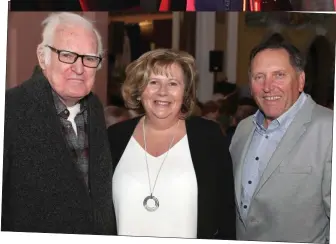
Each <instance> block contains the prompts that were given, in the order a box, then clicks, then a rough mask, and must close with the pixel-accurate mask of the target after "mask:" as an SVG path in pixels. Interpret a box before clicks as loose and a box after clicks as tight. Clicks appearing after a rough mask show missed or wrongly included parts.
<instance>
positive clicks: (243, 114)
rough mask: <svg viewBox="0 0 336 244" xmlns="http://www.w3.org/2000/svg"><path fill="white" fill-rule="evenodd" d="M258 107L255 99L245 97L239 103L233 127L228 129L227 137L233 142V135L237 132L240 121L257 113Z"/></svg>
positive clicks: (233, 119)
mask: <svg viewBox="0 0 336 244" xmlns="http://www.w3.org/2000/svg"><path fill="white" fill-rule="evenodd" d="M257 110H258V106H257V104H256V103H255V101H254V99H253V98H250V97H243V98H241V99H240V100H239V101H238V106H237V110H236V112H235V114H234V115H233V116H232V120H231V126H230V127H228V128H227V130H226V135H227V137H228V138H229V139H230V140H231V138H232V136H233V134H234V133H235V131H236V128H237V125H238V124H239V122H240V121H242V120H243V119H245V118H247V117H248V116H250V115H252V114H254V113H256V112H257Z"/></svg>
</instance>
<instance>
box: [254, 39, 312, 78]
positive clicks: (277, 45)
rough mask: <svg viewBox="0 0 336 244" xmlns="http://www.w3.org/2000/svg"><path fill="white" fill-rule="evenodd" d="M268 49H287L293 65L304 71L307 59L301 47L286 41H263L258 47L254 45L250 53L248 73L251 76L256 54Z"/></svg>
mask: <svg viewBox="0 0 336 244" xmlns="http://www.w3.org/2000/svg"><path fill="white" fill-rule="evenodd" d="M266 49H284V50H285V51H287V53H288V55H289V62H290V63H291V65H292V66H293V67H294V68H295V69H296V70H297V71H298V72H302V71H304V69H305V65H306V60H305V58H304V56H303V55H302V54H301V52H300V51H299V49H297V48H296V47H295V46H294V45H292V44H290V43H286V42H267V41H266V42H263V43H261V44H259V45H257V46H256V47H254V48H253V49H252V51H251V53H250V59H249V69H248V74H249V76H250V74H251V64H252V61H253V59H254V58H255V56H257V54H258V53H260V52H261V51H264V50H266Z"/></svg>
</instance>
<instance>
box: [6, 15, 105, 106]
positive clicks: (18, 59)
mask: <svg viewBox="0 0 336 244" xmlns="http://www.w3.org/2000/svg"><path fill="white" fill-rule="evenodd" d="M49 13H50V12H9V14H8V42H7V43H8V44H7V78H6V88H11V87H15V86H17V85H19V84H21V83H22V82H23V81H25V80H27V79H28V78H29V77H30V76H31V75H32V72H33V69H34V67H35V65H37V64H38V61H37V57H36V47H37V45H38V44H39V43H40V42H41V41H42V39H41V32H42V26H41V22H42V21H43V19H44V18H46V17H47V16H48V14H49ZM84 15H86V16H87V17H89V18H91V19H92V20H94V21H95V22H96V25H97V28H98V31H99V32H100V33H101V35H102V40H103V45H104V47H107V41H108V13H107V12H97V13H94V12H93V13H90V12H89V13H85V14H84ZM106 88H107V62H106V61H105V63H103V67H102V69H101V70H99V71H98V73H97V76H96V84H95V86H94V89H93V90H94V92H95V93H96V94H97V95H98V96H99V98H100V99H101V101H102V103H103V104H106V96H107V95H106V93H107V92H106Z"/></svg>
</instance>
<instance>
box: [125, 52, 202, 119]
mask: <svg viewBox="0 0 336 244" xmlns="http://www.w3.org/2000/svg"><path fill="white" fill-rule="evenodd" d="M173 64H176V65H178V66H179V67H180V68H181V69H182V71H183V74H184V87H185V88H184V95H183V103H182V107H181V113H182V115H183V117H185V118H186V117H188V116H189V115H191V113H192V111H193V108H194V106H195V102H196V85H197V82H198V73H197V70H196V64H195V59H194V57H193V56H191V55H190V54H189V53H187V52H184V51H178V50H171V49H155V50H153V51H149V52H147V53H145V54H143V55H142V56H141V57H139V58H138V59H137V60H135V61H133V62H132V63H130V64H129V65H128V66H127V68H126V79H125V81H124V83H123V85H122V87H121V93H122V96H123V99H124V101H125V105H126V106H127V107H128V108H129V109H133V110H137V111H139V112H143V111H144V109H143V106H142V104H141V101H140V96H141V94H142V92H143V91H144V90H145V88H146V86H147V84H148V82H149V78H150V76H151V75H152V74H154V75H167V76H168V75H169V72H170V69H169V67H170V66H171V65H173Z"/></svg>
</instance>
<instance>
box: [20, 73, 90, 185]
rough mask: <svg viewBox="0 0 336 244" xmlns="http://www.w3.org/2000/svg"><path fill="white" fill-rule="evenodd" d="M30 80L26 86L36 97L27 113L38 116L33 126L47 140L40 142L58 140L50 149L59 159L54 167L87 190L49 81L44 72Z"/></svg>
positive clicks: (48, 142)
mask: <svg viewBox="0 0 336 244" xmlns="http://www.w3.org/2000/svg"><path fill="white" fill-rule="evenodd" d="M30 82H31V83H30ZM30 82H29V83H27V86H26V89H27V94H34V98H33V99H32V100H31V101H30V102H31V104H32V106H30V110H29V111H27V113H30V114H31V116H32V119H34V120H35V118H33V116H36V123H32V124H34V126H32V127H31V128H32V129H33V127H35V126H37V127H38V128H37V129H36V137H37V138H40V139H41V140H45V141H41V142H40V143H42V144H45V145H49V144H50V143H51V142H56V143H53V145H52V147H51V149H50V150H52V154H53V155H57V159H55V161H57V164H54V165H53V167H54V168H57V170H59V171H60V172H64V173H66V174H71V175H72V177H74V179H77V180H78V182H80V183H81V184H82V186H83V189H84V190H85V188H86V186H85V182H84V181H83V179H82V177H81V175H80V174H79V172H78V170H77V169H76V167H75V165H74V163H73V162H72V156H71V153H70V151H69V148H68V146H67V142H66V140H65V138H64V137H63V133H62V129H61V122H60V120H59V118H58V115H57V112H56V109H55V105H54V101H53V97H52V93H51V89H52V88H51V86H50V85H49V82H48V81H47V80H46V78H45V77H44V76H43V74H42V72H36V73H35V74H34V75H33V77H32V78H31V81H30ZM41 101H43V102H41ZM45 135H47V136H45ZM49 163H50V162H49ZM86 192H87V190H86Z"/></svg>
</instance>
